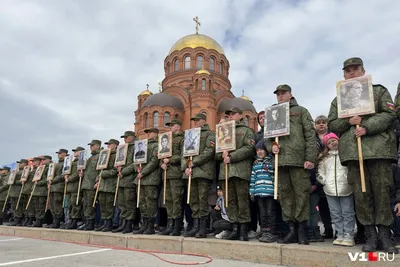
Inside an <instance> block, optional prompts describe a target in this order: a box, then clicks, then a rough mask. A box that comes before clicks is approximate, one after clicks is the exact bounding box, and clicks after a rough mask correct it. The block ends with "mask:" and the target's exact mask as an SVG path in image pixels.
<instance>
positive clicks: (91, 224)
mask: <svg viewBox="0 0 400 267" xmlns="http://www.w3.org/2000/svg"><path fill="white" fill-rule="evenodd" d="M84 230H85V231H93V230H94V219H90V220H88V222H87V224H86V225H85V228H84Z"/></svg>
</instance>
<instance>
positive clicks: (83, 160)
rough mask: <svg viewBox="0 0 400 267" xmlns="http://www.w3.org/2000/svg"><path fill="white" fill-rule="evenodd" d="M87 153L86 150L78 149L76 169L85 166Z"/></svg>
mask: <svg viewBox="0 0 400 267" xmlns="http://www.w3.org/2000/svg"><path fill="white" fill-rule="evenodd" d="M86 161H87V154H86V150H82V151H79V156H78V163H77V169H78V171H80V170H84V169H85V168H86Z"/></svg>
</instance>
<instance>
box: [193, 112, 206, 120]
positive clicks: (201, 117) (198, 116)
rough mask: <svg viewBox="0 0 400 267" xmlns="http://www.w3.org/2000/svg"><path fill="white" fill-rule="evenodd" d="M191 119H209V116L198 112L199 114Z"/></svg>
mask: <svg viewBox="0 0 400 267" xmlns="http://www.w3.org/2000/svg"><path fill="white" fill-rule="evenodd" d="M190 120H191V121H194V120H207V116H206V114H204V113H198V114H196V115H194V117H193V118H191V119H190Z"/></svg>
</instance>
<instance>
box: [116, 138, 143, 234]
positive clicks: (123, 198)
mask: <svg viewBox="0 0 400 267" xmlns="http://www.w3.org/2000/svg"><path fill="white" fill-rule="evenodd" d="M121 138H123V139H124V142H125V144H126V145H127V146H128V152H127V158H126V162H125V165H124V166H120V167H118V175H120V181H119V189H118V208H119V209H120V210H121V213H120V220H121V225H120V226H119V227H118V228H117V229H115V230H113V231H112V232H113V233H119V232H122V233H123V234H126V233H132V231H133V228H132V224H133V220H134V219H135V218H136V196H137V195H136V185H135V184H134V182H133V181H134V180H135V178H136V172H135V164H134V163H133V153H134V151H135V133H134V132H133V131H126V132H125V133H124V135H122V136H121Z"/></svg>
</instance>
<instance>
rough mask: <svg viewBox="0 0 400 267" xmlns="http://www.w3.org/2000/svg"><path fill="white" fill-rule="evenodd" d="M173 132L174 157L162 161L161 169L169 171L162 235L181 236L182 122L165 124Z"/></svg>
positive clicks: (174, 120)
mask: <svg viewBox="0 0 400 267" xmlns="http://www.w3.org/2000/svg"><path fill="white" fill-rule="evenodd" d="M165 125H166V126H168V127H169V129H170V130H171V132H172V156H171V157H169V158H164V159H162V160H161V161H160V163H161V168H162V169H163V170H166V171H167V177H166V178H167V183H166V184H167V188H166V196H165V206H166V208H167V214H168V224H167V228H166V229H165V230H164V231H162V232H160V235H172V236H180V235H181V224H182V217H181V214H182V199H183V180H182V170H181V154H182V147H183V143H184V135H183V133H182V131H181V127H182V121H180V120H178V119H173V120H172V121H171V122H168V123H166V124H165Z"/></svg>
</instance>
